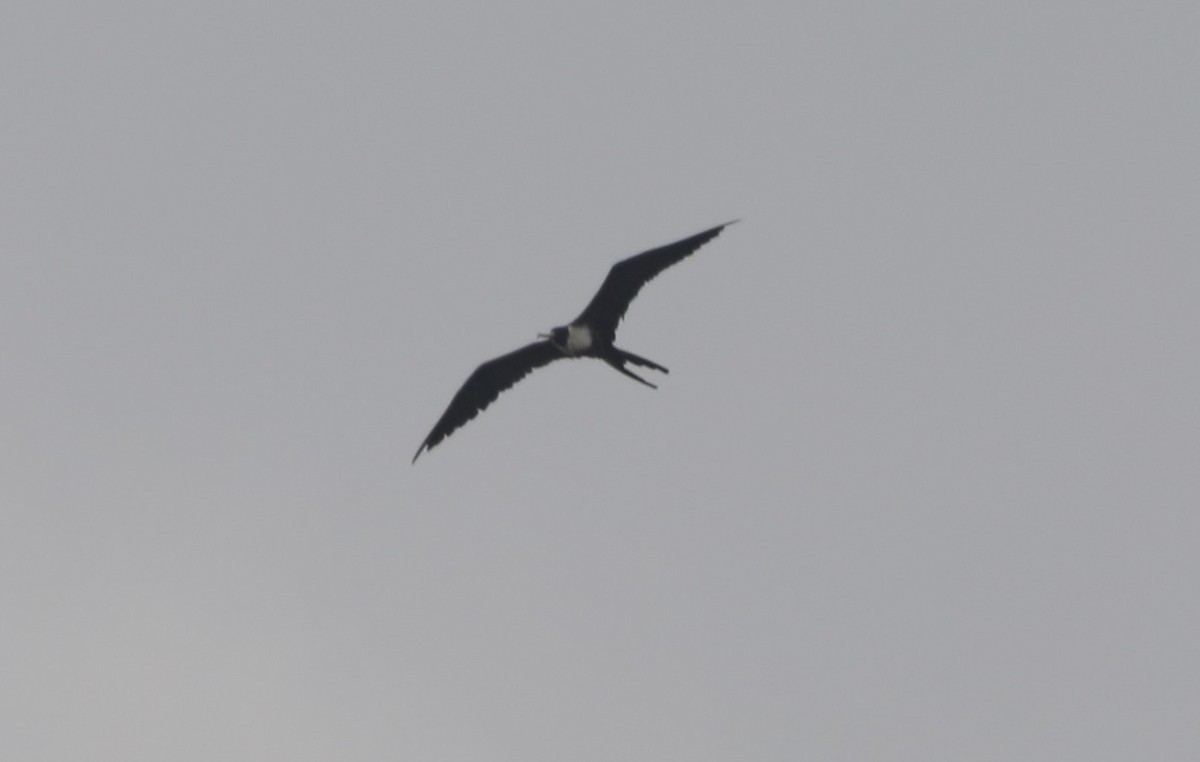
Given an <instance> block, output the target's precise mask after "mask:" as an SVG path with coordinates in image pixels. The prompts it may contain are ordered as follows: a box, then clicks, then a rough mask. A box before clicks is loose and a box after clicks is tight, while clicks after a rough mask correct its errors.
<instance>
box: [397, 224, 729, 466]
mask: <svg viewBox="0 0 1200 762" xmlns="http://www.w3.org/2000/svg"><path fill="white" fill-rule="evenodd" d="M735 222H737V220H733V221H731V222H726V223H724V224H722V225H717V226H716V227H712V228H709V229H708V230H705V231H703V232H700V233H696V234H695V235H693V236H689V237H688V238H684V239H682V240H680V241H676V242H674V243H669V244H666V245H665V246H659V247H658V248H654V249H650V250H649V251H644V252H642V253H641V254H636V255H634V256H632V257H629V258H627V259H623V260H621V261H620V262H617V263H616V264H615V265H613V266H612V268H611V269H610V270H609V271H608V275H607V276H606V277H605V278H604V282H603V283H601V284H600V289H599V290H598V291H596V294H595V295H594V296H593V297H592V300H591V301H590V302H588V305H587V306H586V307H584V308H583V312H581V313H579V317H577V318H575V319H574V320H572V321H571V322H570V323H568V324H567V325H562V326H558V327H556V328H552V329H550V331H549V333H539V334H538V335H537V338H538V339H539V340H538V341H535V342H533V343H532V344H526V345H525V346H523V347H521V348H520V349H517V350H515V351H513V352H509V353H508V354H504V355H500V356H499V357H496V358H493V359H491V360H488V361H487V362H485V363H483V364H482V365H480V366H479V367H478V368H476V369H475V371H474V372H473V373H471V375H470V376H468V377H467V380H466V381H464V382H463V385H462V386H461V387H460V388H459V390H458V392H457V393H456V394H455V395H454V398H453V399H451V400H450V404H449V406H447V408H446V411H445V412H444V413H442V417H441V418H439V419H438V421H437V423H435V424H434V425H433V429H432V430H430V432H429V436H427V437H425V441H423V442H422V443H421V446H420V447H418V448H417V453H416V454H415V455H413V459H412V462H413V464H415V463H416V462H417V458H419V457H420V456H421V453H422V452H425V451H427V450H432V449H433V448H434V447H435V446H437V444H438V443H439V442H441V441H442V440H443V439H445V438H446V437H448V436H450V435H451V434H452V433H454V432H455V431H457V430H458V429H459V428H461V427H462V426H464V425H465V424H466V423H467V422H469V421H470V420H471V419H472V418H474V417H475V416H477V415H478V414H479V413H481V412H483V411H484V410H485V409H487V407H488V405H491V404H492V403H493V402H495V401H496V398H497V397H499V396H500V393H501V392H503V391H505V390H506V389H509V388H511V387H512V386H513V385H515V384H516V383H517V382H518V381H520V380H521V379H523V378H525V376H527V375H529V374H530V373H532V372H533V371H534V370H536V369H538V368H541V367H543V366H545V365H549V364H550V363H552V362H554V361H555V360H563V359H578V358H581V357H594V358H596V359H599V360H603V361H604V362H606V363H608V365H610V366H611V367H613V368H614V369H616V370H617V371H619V372H620V373H623V374H624V375H626V376H628V377H630V378H632V379H633V380H635V381H637V382H639V383H642V384H645V385H646V386H648V387H650V388H651V389H657V388H658V387H657V386H656V385H654V384H652V383H650V382H649V381H647V380H646V379H644V378H642V377H641V376H639V375H637V374H636V373H634V372H633V371H631V370H630V369H629V368H628V367H626V366H627V365H635V366H637V367H641V368H650V369H651V370H657V371H659V372H661V373H667V372H668V371H667V369H666V368H665V367H663V366H662V365H659V364H658V363H656V362H654V361H652V360H647V359H646V358H644V357H639V356H638V355H635V354H634V353H633V352H628V351H626V350H624V349H620V348H619V347H617V346H615V345H614V344H613V341H614V340H615V339H616V334H617V325H618V324H619V323H620V322H621V319H622V318H623V317H624V316H625V311H626V310H628V309H629V305H630V303H631V302H632V301H633V300H634V298H635V297H636V296H637V295H638V292H639V291H641V289H642V286H644V285H646V284H647V283H649V282H650V281H651V280H653V279H654V277H655V276H657V275H658V274H659V273H661V272H662V271H663V270H666V269H667V268H668V267H670V266H671V265H673V264H676V263H677V262H679V261H681V260H683V259H684V258H685V257H687V256H689V255H691V254H692V253H694V252H695V251H696V250H697V249H699V248H700V247H701V246H703V245H704V244H706V243H708V242H709V241H711V240H712V239H714V238H716V237H717V236H718V235H720V233H721V231H722V230H724V229H725V228H727V227H729V226H730V225H732V224H733V223H735Z"/></svg>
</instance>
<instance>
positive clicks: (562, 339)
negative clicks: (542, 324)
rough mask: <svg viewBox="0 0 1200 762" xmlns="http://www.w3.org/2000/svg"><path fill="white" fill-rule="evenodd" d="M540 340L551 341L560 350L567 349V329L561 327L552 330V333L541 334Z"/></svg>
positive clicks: (563, 326) (539, 335)
mask: <svg viewBox="0 0 1200 762" xmlns="http://www.w3.org/2000/svg"><path fill="white" fill-rule="evenodd" d="M538 338H539V339H549V340H550V343H551V344H553V345H554V346H556V347H558V348H559V349H566V346H567V327H566V326H565V325H560V326H559V327H557V328H551V329H550V333H539V334H538Z"/></svg>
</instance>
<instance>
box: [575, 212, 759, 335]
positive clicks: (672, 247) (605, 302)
mask: <svg viewBox="0 0 1200 762" xmlns="http://www.w3.org/2000/svg"><path fill="white" fill-rule="evenodd" d="M735 222H736V220H735ZM732 224H733V223H732V222H726V223H725V224H724V225H717V226H716V227H715V228H709V229H708V230H705V231H704V232H703V233H697V234H696V235H694V236H691V237H689V238H684V239H683V240H682V241H676V242H675V243H669V244H667V245H666V246H660V247H658V248H657V249H651V250H649V251H644V252H642V253H641V254H636V255H634V256H632V257H629V258H628V259H623V260H621V261H620V262H617V263H616V264H615V265H613V266H612V269H610V270H609V271H608V276H607V277H606V278H605V279H604V282H603V283H601V284H600V290H599V291H597V292H596V295H595V296H593V297H592V301H590V302H589V303H588V306H587V307H585V308H584V310H583V312H582V313H580V315H579V317H577V318H575V322H576V323H586V324H588V325H589V326H591V327H592V331H593V332H595V331H599V332H600V334H601V335H602V336H604V337H605V338H606V339H607V341H609V342H610V343H611V342H612V340H613V338H614V337H615V336H616V333H617V324H619V323H620V322H621V318H623V317H624V316H625V311H626V310H627V309H629V304H630V302H632V301H633V300H634V297H636V296H637V295H638V292H639V291H641V290H642V286H644V285H646V284H647V283H649V282H650V281H651V280H653V279H654V277H655V276H656V275H658V274H659V273H661V272H662V271H663V270H665V269H667V268H668V267H670V266H671V265H673V264H675V263H676V262H679V261H680V260H682V259H683V258H684V257H687V256H688V255H690V254H692V253H693V252H695V251H696V250H697V249H699V248H700V247H701V246H703V245H704V244H706V243H708V242H709V241H711V240H712V239H714V238H716V237H717V236H718V235H719V234H720V233H721V231H722V230H724V229H725V228H726V227H728V226H730V225H732Z"/></svg>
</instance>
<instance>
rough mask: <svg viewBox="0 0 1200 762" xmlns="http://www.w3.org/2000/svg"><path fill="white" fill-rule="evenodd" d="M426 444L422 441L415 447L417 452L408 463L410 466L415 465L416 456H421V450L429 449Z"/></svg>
mask: <svg viewBox="0 0 1200 762" xmlns="http://www.w3.org/2000/svg"><path fill="white" fill-rule="evenodd" d="M426 444H427V443H426V442H422V443H421V446H420V447H418V448H417V454H416V455H414V456H413V459H412V462H411V463H409V465H410V466H415V465H416V464H417V458H419V457H421V453H423V452H425V450H427V449H429V448H427V447H426V446H425V445H426Z"/></svg>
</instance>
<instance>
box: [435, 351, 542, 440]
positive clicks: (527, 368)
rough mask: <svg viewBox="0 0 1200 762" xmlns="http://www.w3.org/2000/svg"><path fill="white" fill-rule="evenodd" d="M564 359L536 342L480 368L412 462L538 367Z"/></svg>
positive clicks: (463, 386)
mask: <svg viewBox="0 0 1200 762" xmlns="http://www.w3.org/2000/svg"><path fill="white" fill-rule="evenodd" d="M563 356H564V355H563V353H562V352H561V351H559V349H558V348H557V347H555V346H554V345H553V344H551V343H550V342H549V341H536V342H534V343H532V344H527V345H525V346H524V347H521V348H520V349H518V350H516V351H514V352H509V353H508V354H506V355H501V356H499V357H497V358H494V359H492V360H488V361H487V362H485V363H484V364H482V365H480V366H479V367H478V368H476V369H475V372H473V373H472V374H471V375H470V376H468V377H467V380H466V381H464V382H463V385H462V387H460V388H459V390H458V392H457V393H456V394H455V395H454V399H452V400H450V405H449V407H447V408H446V412H444V413H442V417H441V418H439V419H438V422H437V423H435V424H434V426H433V430H432V431H430V432H429V436H427V437H425V441H424V442H422V443H421V446H420V447H418V448H417V454H416V455H414V456H413V459H412V462H413V463H416V462H417V458H418V457H419V456H420V455H421V453H422V452H423V451H425V450H431V449H433V448H434V446H436V445H437V444H438V442H441V441H442V440H443V439H445V438H446V437H448V436H450V435H451V434H452V433H454V431H455V430H456V429H458V428H459V427H461V426H463V425H464V424H466V423H467V422H468V421H470V420H471V419H472V418H474V417H475V416H477V415H479V414H480V413H481V412H483V411H484V410H486V409H487V406H488V405H490V404H492V403H493V402H495V401H496V398H497V397H499V396H500V392H502V391H504V390H505V389H509V388H511V387H512V386H513V385H514V384H516V383H517V382H518V381H520V380H521V379H522V378H525V376H528V375H529V374H530V373H532V372H533V371H534V370H536V369H537V368H540V367H542V366H543V365H548V364H550V363H551V362H553V361H555V360H557V359H559V358H561V357H563Z"/></svg>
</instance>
